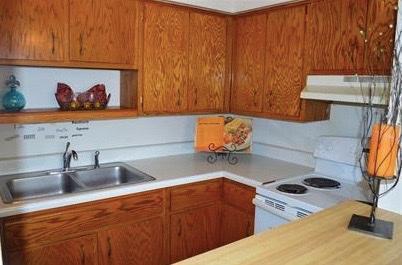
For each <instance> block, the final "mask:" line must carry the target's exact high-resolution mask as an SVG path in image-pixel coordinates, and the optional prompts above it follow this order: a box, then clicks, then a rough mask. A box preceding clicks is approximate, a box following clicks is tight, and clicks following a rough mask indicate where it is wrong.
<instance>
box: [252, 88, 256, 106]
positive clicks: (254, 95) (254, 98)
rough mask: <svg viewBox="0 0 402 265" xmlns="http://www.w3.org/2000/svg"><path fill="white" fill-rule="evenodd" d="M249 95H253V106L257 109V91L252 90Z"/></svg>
mask: <svg viewBox="0 0 402 265" xmlns="http://www.w3.org/2000/svg"><path fill="white" fill-rule="evenodd" d="M251 93H253V102H254V106H255V107H257V89H253V91H252V92H251Z"/></svg>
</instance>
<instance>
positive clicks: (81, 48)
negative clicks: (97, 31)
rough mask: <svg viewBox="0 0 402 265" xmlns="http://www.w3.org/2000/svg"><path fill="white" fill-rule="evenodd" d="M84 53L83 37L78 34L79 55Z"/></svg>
mask: <svg viewBox="0 0 402 265" xmlns="http://www.w3.org/2000/svg"><path fill="white" fill-rule="evenodd" d="M83 53H84V36H83V34H82V33H80V55H82V54H83Z"/></svg>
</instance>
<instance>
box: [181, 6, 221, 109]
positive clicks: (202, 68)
mask: <svg viewBox="0 0 402 265" xmlns="http://www.w3.org/2000/svg"><path fill="white" fill-rule="evenodd" d="M189 63H190V64H189V94H188V97H189V110H190V111H223V105H224V91H225V73H226V18H225V17H224V16H218V15H209V14H206V13H197V12H193V13H191V14H190V58H189Z"/></svg>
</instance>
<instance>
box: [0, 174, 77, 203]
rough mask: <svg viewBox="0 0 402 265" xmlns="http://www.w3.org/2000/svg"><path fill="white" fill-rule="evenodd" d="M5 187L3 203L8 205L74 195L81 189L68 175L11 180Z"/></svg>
mask: <svg viewBox="0 0 402 265" xmlns="http://www.w3.org/2000/svg"><path fill="white" fill-rule="evenodd" d="M5 187H6V188H5V189H4V188H3V191H2V193H1V195H2V197H3V201H4V202H8V203H9V202H15V201H21V200H29V199H36V198H42V197H49V196H55V195H62V194H66V193H73V192H75V191H77V190H79V189H81V187H80V185H79V184H78V183H77V182H76V181H74V179H73V178H72V177H71V176H70V175H68V174H66V173H58V174H52V175H50V174H49V175H43V176H35V177H27V178H16V179H11V180H9V181H7V182H6V185H5Z"/></svg>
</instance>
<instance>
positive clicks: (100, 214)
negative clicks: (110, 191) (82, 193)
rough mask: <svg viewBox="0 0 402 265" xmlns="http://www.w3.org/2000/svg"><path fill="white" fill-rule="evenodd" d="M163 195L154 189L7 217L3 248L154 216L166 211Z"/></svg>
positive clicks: (16, 247) (50, 239)
mask: <svg viewBox="0 0 402 265" xmlns="http://www.w3.org/2000/svg"><path fill="white" fill-rule="evenodd" d="M163 206H164V203H163V194H162V192H161V191H151V192H145V193H142V194H138V195H135V196H130V197H121V198H118V199H109V200H105V201H101V202H93V203H88V204H82V205H79V206H70V207H66V208H64V209H63V208H61V209H57V210H50V211H45V212H44V213H41V212H38V213H32V214H26V215H17V216H13V217H9V218H5V219H4V221H3V222H4V225H3V226H4V239H5V244H4V245H3V249H6V250H12V249H18V248H19V247H21V246H31V245H38V244H47V243H50V242H53V241H55V240H60V239H63V238H65V237H69V236H71V234H80V233H86V232H87V231H93V230H97V229H100V228H102V227H104V226H108V225H116V224H120V223H121V222H127V221H133V220H138V219H146V218H151V217H153V216H157V215H161V214H162V212H163Z"/></svg>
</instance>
